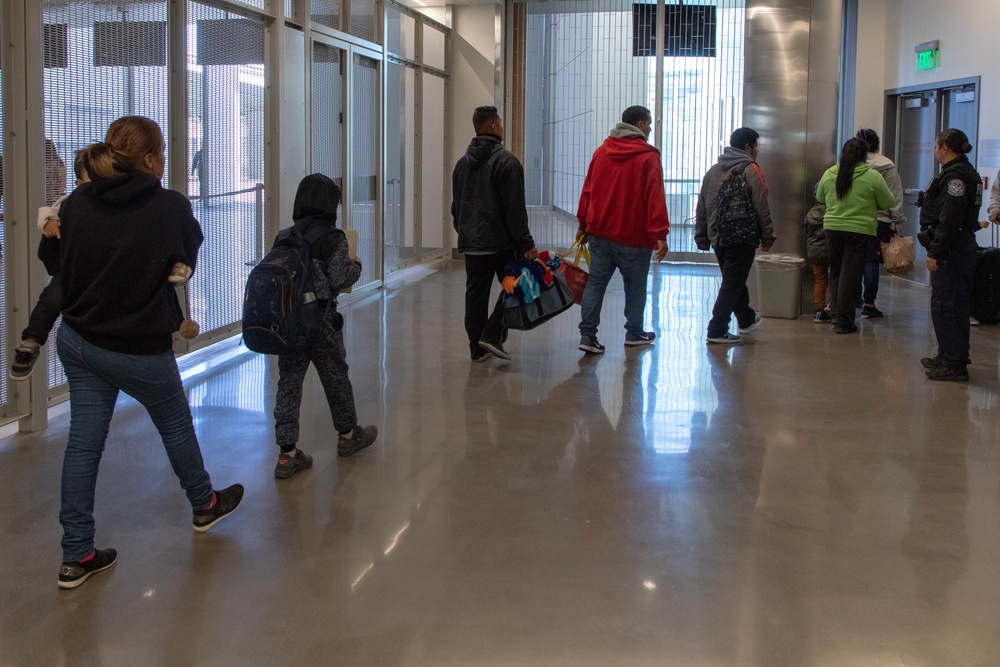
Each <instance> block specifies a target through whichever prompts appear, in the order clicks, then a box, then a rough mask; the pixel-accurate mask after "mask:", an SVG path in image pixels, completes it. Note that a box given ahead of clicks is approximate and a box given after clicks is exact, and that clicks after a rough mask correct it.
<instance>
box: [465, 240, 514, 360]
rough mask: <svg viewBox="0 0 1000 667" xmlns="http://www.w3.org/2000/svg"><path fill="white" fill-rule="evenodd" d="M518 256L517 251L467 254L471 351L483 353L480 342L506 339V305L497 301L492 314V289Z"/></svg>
mask: <svg viewBox="0 0 1000 667" xmlns="http://www.w3.org/2000/svg"><path fill="white" fill-rule="evenodd" d="M515 259H517V252H516V251H514V250H503V251H501V252H495V253H493V254H490V255H466V256H465V332H466V333H467V334H468V335H469V350H471V352H472V353H473V354H478V353H479V349H480V348H479V341H480V339H482V340H487V341H490V342H492V343H499V342H502V340H503V339H504V337H505V336H504V326H503V306H502V305H501V304H500V302H499V301H497V304H496V305H495V306H494V307H493V312H492V313H491V314H489V315H487V313H489V309H490V291H491V289H492V288H493V281H494V279H495V280H496V281H497V282H500V281H501V280H503V271H504V268H505V267H506V266H507V265H508V264H509V263H511V262H512V261H514V260H515Z"/></svg>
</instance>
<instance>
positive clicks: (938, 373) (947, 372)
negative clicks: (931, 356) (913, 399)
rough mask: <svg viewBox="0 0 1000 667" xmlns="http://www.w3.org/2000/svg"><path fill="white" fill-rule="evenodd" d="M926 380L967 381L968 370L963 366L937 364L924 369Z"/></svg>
mask: <svg viewBox="0 0 1000 667" xmlns="http://www.w3.org/2000/svg"><path fill="white" fill-rule="evenodd" d="M924 375H926V376H927V379H928V380H938V381H941V382H968V381H969V371H968V369H967V368H966V367H965V366H939V367H938V368H928V369H927V370H926V371H924Z"/></svg>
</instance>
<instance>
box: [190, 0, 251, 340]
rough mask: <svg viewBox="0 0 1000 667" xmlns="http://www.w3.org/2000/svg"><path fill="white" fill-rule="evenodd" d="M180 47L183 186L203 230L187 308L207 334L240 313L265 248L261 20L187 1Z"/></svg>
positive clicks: (228, 325)
mask: <svg viewBox="0 0 1000 667" xmlns="http://www.w3.org/2000/svg"><path fill="white" fill-rule="evenodd" d="M187 45H188V52H187V67H188V77H187V79H188V122H187V126H188V155H189V168H188V169H187V170H186V171H187V175H188V183H187V190H188V193H189V196H190V198H191V203H192V207H193V209H194V214H195V217H196V218H198V220H199V222H200V223H201V228H202V232H203V233H204V235H205V242H204V244H203V245H202V247H201V252H200V253H199V255H198V258H199V259H198V270H197V273H196V274H195V277H194V279H193V280H192V281H191V287H190V299H191V313H192V316H193V319H194V320H195V321H196V322H198V323H199V324H200V325H201V329H202V331H203V332H205V333H206V334H209V335H211V334H212V333H213V332H217V331H227V330H229V329H230V328H232V327H233V325H234V324H235V323H237V322H239V321H240V319H241V318H242V307H243V289H244V286H245V285H246V279H247V276H248V275H249V273H250V267H251V266H252V265H253V264H254V263H256V262H257V261H259V260H260V258H261V257H263V255H264V252H265V251H266V250H265V247H264V239H263V196H264V185H263V181H264V141H265V138H264V135H265V125H264V122H265V119H264V86H265V73H264V25H263V22H262V20H261V19H260V18H259V17H256V16H241V15H233V14H231V13H230V12H226V11H223V10H220V9H215V8H213V7H209V6H206V5H202V4H199V3H196V2H189V3H188V11H187Z"/></svg>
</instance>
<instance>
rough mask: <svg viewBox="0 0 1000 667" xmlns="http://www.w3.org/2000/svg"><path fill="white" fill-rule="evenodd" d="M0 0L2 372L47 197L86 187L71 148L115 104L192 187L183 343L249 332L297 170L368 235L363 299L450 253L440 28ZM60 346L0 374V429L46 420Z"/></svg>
mask: <svg viewBox="0 0 1000 667" xmlns="http://www.w3.org/2000/svg"><path fill="white" fill-rule="evenodd" d="M0 10H2V11H0V29H3V35H4V37H5V40H4V41H5V43H4V48H3V49H2V53H3V54H4V58H3V60H2V62H0V66H2V68H0V94H2V97H3V100H4V104H3V114H2V117H0V130H2V136H3V152H2V153H0V159H2V162H0V166H4V165H5V166H6V167H7V169H6V170H5V171H6V173H4V170H0V186H2V187H0V221H2V222H3V225H2V228H0V271H2V275H3V280H2V281H0V318H2V326H0V366H2V367H3V368H4V369H6V368H7V367H8V366H9V362H10V353H11V351H12V350H13V348H14V346H15V345H16V342H17V340H18V339H19V336H20V329H21V328H23V326H24V325H25V323H26V320H27V314H28V312H30V310H31V307H33V306H34V303H35V300H36V299H37V295H38V292H39V291H40V290H41V288H42V287H43V286H44V284H45V279H44V271H43V269H42V267H41V266H40V264H39V263H38V262H37V261H36V260H35V259H34V255H35V248H36V246H37V243H38V239H39V233H38V231H37V230H36V229H35V217H36V213H37V209H38V207H39V206H41V205H43V204H47V203H51V202H52V201H53V200H54V199H56V198H57V197H58V196H60V195H61V194H63V193H64V192H68V191H69V190H71V189H72V188H73V187H74V184H73V180H74V179H73V169H72V166H73V160H74V157H75V154H76V151H78V150H79V149H81V148H83V147H84V146H86V145H87V144H89V143H91V142H94V141H99V140H102V139H103V137H104V135H105V132H106V130H107V127H108V125H109V124H110V123H111V122H112V121H114V120H115V119H117V118H119V117H121V116H123V115H128V114H141V115H145V116H149V117H151V118H153V119H154V120H155V121H157V122H158V123H159V125H160V127H161V128H162V129H163V131H164V135H165V138H166V140H167V151H166V157H167V165H166V176H165V179H164V185H165V186H166V187H170V188H173V189H175V190H177V191H179V192H182V193H184V194H185V195H186V196H187V197H188V198H189V199H190V201H191V204H192V209H193V210H194V213H195V216H196V217H197V218H198V220H199V221H200V223H201V226H202V229H203V231H204V234H205V243H204V245H203V246H202V250H201V253H200V255H199V266H198V270H197V271H196V273H195V277H194V279H193V281H192V283H191V285H190V300H191V316H192V318H193V319H195V320H196V321H198V322H199V323H200V325H201V332H202V333H201V335H200V336H199V337H198V338H196V339H195V340H193V341H184V340H181V339H179V338H178V339H177V340H176V345H175V350H176V351H177V352H178V353H184V352H186V351H188V350H193V349H196V348H198V347H202V346H204V345H207V344H209V343H210V342H213V341H215V340H218V339H221V338H223V337H226V336H229V335H231V334H232V333H234V332H237V331H238V330H239V325H240V317H241V314H242V313H241V310H242V295H243V289H244V286H245V281H246V276H247V275H248V273H249V270H250V267H251V265H253V264H254V263H255V262H256V261H258V260H259V259H260V258H261V256H262V255H263V254H264V253H265V252H266V250H267V248H268V246H269V245H270V242H271V238H273V234H274V232H275V231H276V230H277V229H278V228H280V227H282V226H285V225H287V224H288V222H289V221H288V220H287V215H288V214H289V213H290V212H291V195H292V193H293V192H294V183H292V181H294V180H295V179H296V178H297V173H298V172H299V170H301V171H303V172H304V173H310V172H312V171H320V172H323V173H326V174H328V175H330V176H331V177H333V178H334V179H335V180H336V181H337V182H338V183H340V185H341V188H342V192H343V195H344V196H343V205H342V207H341V211H340V214H341V224H342V225H343V226H344V227H345V228H348V229H354V230H357V231H358V232H359V242H358V248H357V253H358V255H359V257H360V258H361V259H362V261H363V264H364V272H363V274H362V278H361V281H360V284H359V285H358V286H356V287H357V288H358V289H357V290H356V291H357V292H362V291H364V290H365V289H366V288H368V289H371V288H374V287H377V286H379V285H381V283H382V280H383V278H384V276H385V274H386V273H388V272H391V271H395V270H398V269H399V268H401V267H402V266H407V265H410V264H414V263H418V262H421V261H425V260H427V259H434V258H437V257H441V256H444V254H445V253H446V252H447V243H446V240H447V238H448V235H447V234H446V233H445V232H446V227H445V223H446V220H445V212H444V201H446V200H447V199H448V197H449V195H448V193H447V189H448V185H449V179H448V178H447V176H448V173H449V172H448V165H445V164H444V156H445V155H447V154H448V153H447V144H448V137H447V136H446V135H445V132H444V127H446V126H447V114H448V109H447V104H446V93H447V89H448V80H447V76H448V47H449V39H450V36H449V30H448V29H447V28H446V27H445V26H442V25H440V24H438V23H436V22H434V21H432V20H431V19H428V18H426V17H424V16H422V15H419V14H416V13H415V12H413V11H412V10H409V9H406V8H405V7H403V6H402V5H399V4H397V3H395V2H393V0H283V1H282V2H273V1H268V0H181V1H180V2H178V1H177V0H116V1H114V2H109V1H108V0H39V1H38V2H27V3H25V2H23V1H19V0H0ZM11 19H13V20H11ZM12 24H16V25H15V27H14V29H9V26H10V25H12ZM4 28H7V29H4ZM298 44H302V45H303V46H304V47H305V48H304V49H302V50H297V49H296V46H297V45H298ZM425 54H426V58H425ZM303 61H304V62H303ZM303 64H304V65H305V67H304V68H303V66H302V65H303ZM12 91H13V93H12ZM12 95H13V97H12ZM289 95H291V96H292V97H295V100H296V101H289V100H290V97H289ZM298 100H301V102H297V101H298ZM303 102H304V104H302V103H303ZM296 132H301V136H296ZM286 151H288V152H287V153H286ZM279 163H280V164H279ZM427 188H430V190H427ZM424 192H428V195H427V196H424ZM54 343H55V340H54V336H53V338H50V340H49V344H48V345H47V347H46V350H47V351H48V359H49V363H48V367H47V368H44V370H43V369H42V368H38V370H37V371H36V373H35V374H34V376H33V378H32V379H31V381H30V382H25V383H19V385H17V386H14V385H11V384H10V382H9V381H8V380H7V379H6V372H4V379H3V380H2V381H0V421H2V420H3V419H12V418H17V419H21V425H22V428H24V429H25V430H34V429H36V428H41V427H43V426H44V425H45V419H46V416H45V408H46V407H47V404H48V403H49V401H50V400H57V399H60V398H62V397H63V396H64V395H65V390H66V387H65V376H64V375H63V373H62V369H61V366H60V364H59V363H58V361H57V359H56V355H55V353H54V349H55V345H54Z"/></svg>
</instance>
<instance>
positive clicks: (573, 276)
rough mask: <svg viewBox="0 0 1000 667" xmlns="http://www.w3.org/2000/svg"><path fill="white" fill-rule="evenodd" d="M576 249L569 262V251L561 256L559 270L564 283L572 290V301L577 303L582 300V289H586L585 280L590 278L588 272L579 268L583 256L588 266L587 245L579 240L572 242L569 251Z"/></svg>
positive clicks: (588, 253)
mask: <svg viewBox="0 0 1000 667" xmlns="http://www.w3.org/2000/svg"><path fill="white" fill-rule="evenodd" d="M574 248H575V249H576V257H575V258H573V263H572V264H570V263H569V262H568V261H567V259H568V258H569V253H567V255H566V256H565V257H563V263H562V265H561V266H560V267H559V271H560V272H561V273H562V274H563V277H564V278H566V284H567V285H568V286H569V288H570V290H572V292H573V302H574V303H576V304H577V305H580V303H581V302H582V301H583V291H584V290H585V289H587V281H588V280H590V274H589V273H588V272H587V271H585V270H584V269H581V268H580V257H583V258H584V259H585V260H586V261H587V266H588V267H589V266H590V251H589V250H587V246H585V245H583V244H582V243H580V242H579V241H577V242H576V243H574V244H573V245H572V247H570V249H569V251H570V253H572V252H573V249H574Z"/></svg>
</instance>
